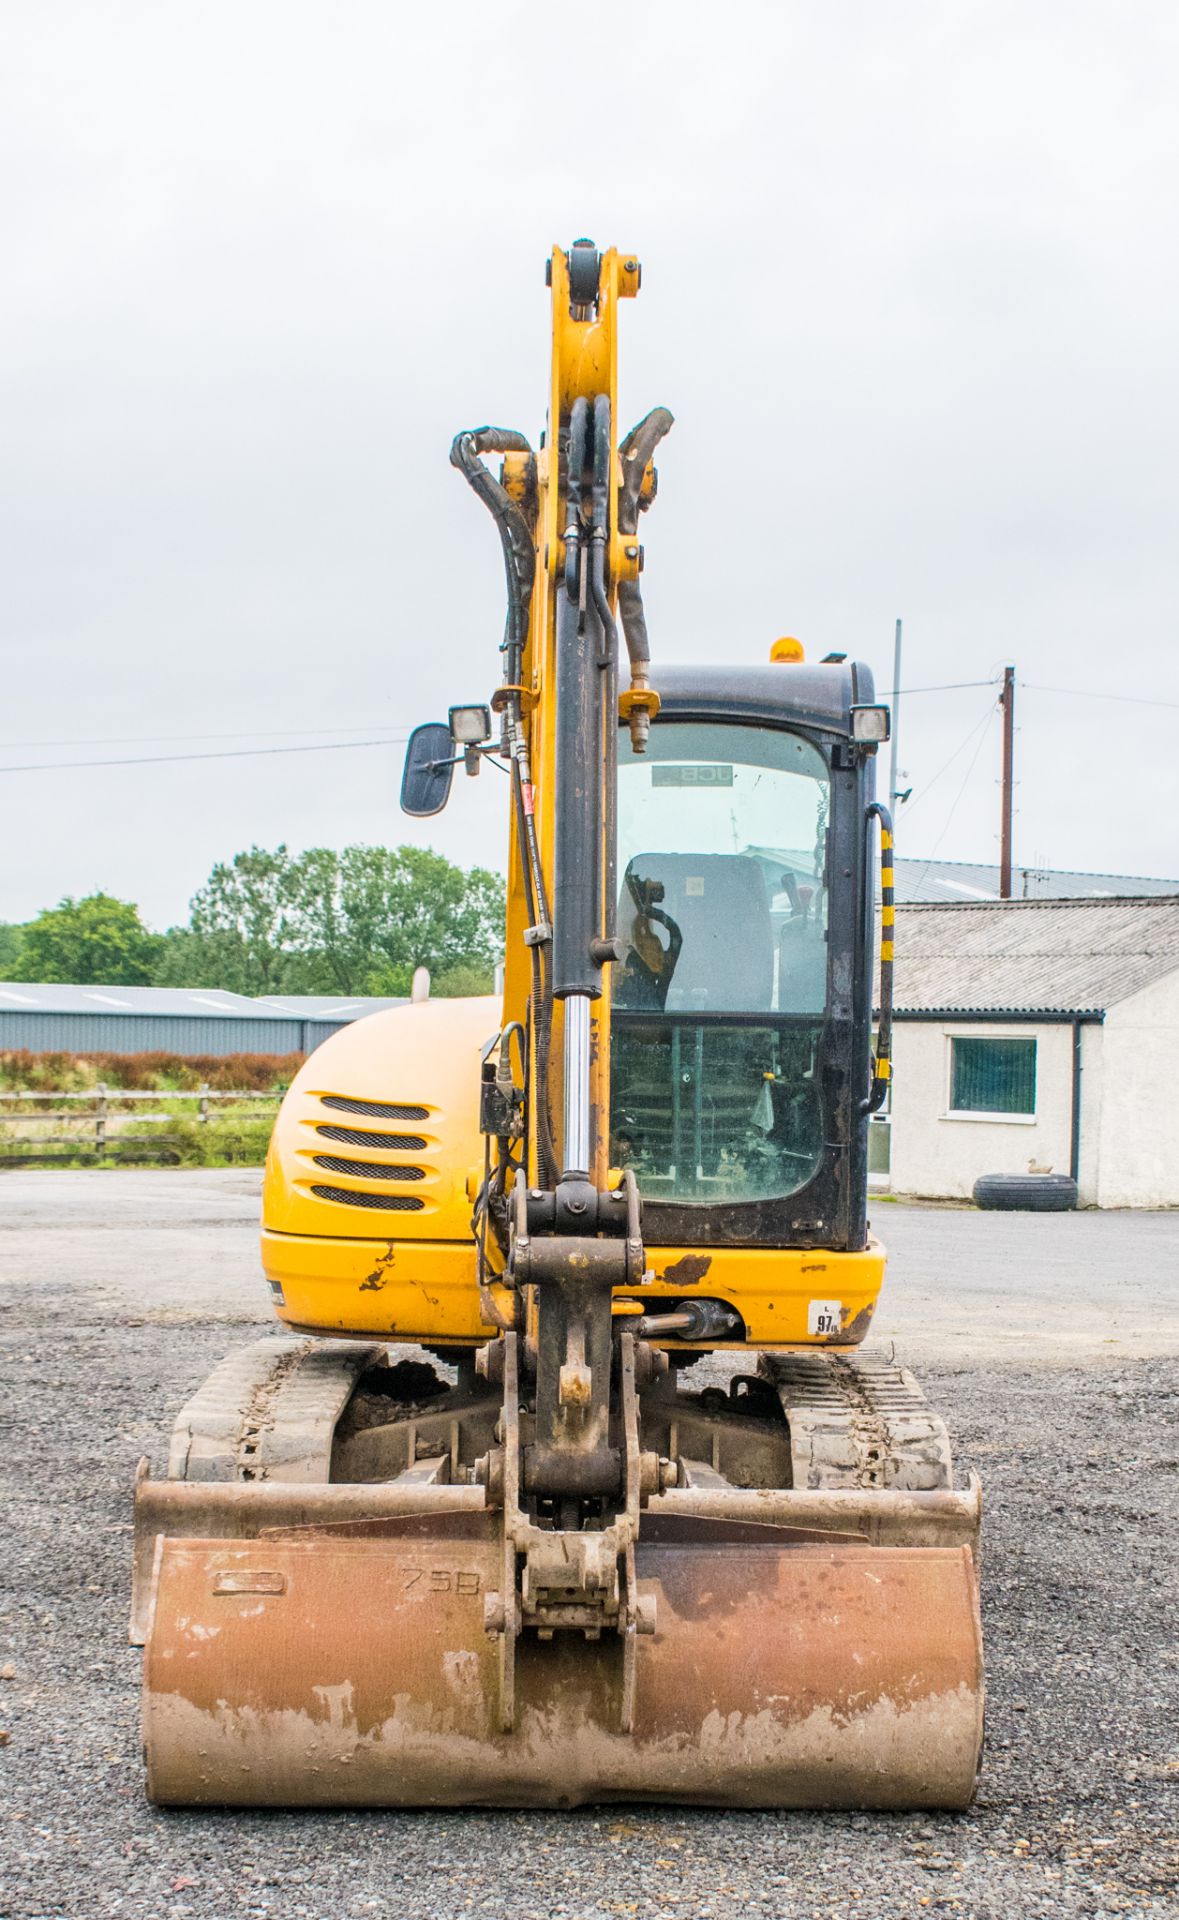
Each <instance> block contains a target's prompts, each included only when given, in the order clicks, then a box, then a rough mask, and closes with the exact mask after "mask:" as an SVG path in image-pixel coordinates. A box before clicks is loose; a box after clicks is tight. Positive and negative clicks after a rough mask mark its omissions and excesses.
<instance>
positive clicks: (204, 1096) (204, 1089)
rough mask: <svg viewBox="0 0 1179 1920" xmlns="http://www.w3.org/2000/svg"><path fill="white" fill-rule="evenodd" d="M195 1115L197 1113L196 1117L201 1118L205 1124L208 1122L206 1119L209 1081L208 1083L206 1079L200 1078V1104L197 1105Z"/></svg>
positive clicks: (207, 1117)
mask: <svg viewBox="0 0 1179 1920" xmlns="http://www.w3.org/2000/svg"><path fill="white" fill-rule="evenodd" d="M197 1115H198V1118H199V1119H201V1120H202V1121H204V1122H205V1124H206V1125H207V1124H208V1119H209V1083H208V1081H207V1080H202V1081H201V1104H200V1106H199V1107H198V1109H197Z"/></svg>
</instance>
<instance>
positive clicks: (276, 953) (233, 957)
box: [168, 846, 293, 995]
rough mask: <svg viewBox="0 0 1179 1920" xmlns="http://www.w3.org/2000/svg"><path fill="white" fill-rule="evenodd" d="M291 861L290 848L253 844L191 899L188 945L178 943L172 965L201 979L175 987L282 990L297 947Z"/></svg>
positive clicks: (254, 991) (221, 866)
mask: <svg viewBox="0 0 1179 1920" xmlns="http://www.w3.org/2000/svg"><path fill="white" fill-rule="evenodd" d="M292 886H293V862H292V860H291V856H290V854H289V853H288V852H287V850H286V847H285V846H279V847H276V848H275V849H274V852H273V853H268V852H267V851H266V849H265V848H264V847H250V848H248V849H247V851H246V852H244V853H235V854H234V856H233V859H232V860H231V861H230V862H229V864H228V865H225V864H219V865H217V866H215V867H214V868H213V871H212V873H211V874H210V875H209V878H208V879H207V880H206V882H205V884H204V886H203V887H201V888H200V890H199V892H198V893H197V894H196V895H195V896H194V898H193V902H192V907H191V911H190V919H189V928H188V931H189V934H190V935H191V936H192V938H191V940H190V941H189V942H187V943H185V942H182V941H181V942H176V943H174V945H173V947H172V951H171V952H170V953H169V955H168V962H169V965H170V966H173V967H176V968H177V969H178V970H179V971H181V972H186V973H188V974H190V975H195V974H200V975H202V976H203V977H202V978H200V979H196V978H188V979H185V980H184V981H183V983H181V982H180V981H176V982H174V984H176V985H180V984H184V985H185V986H211V985H213V984H216V985H217V986H219V987H222V988H224V989H225V990H226V991H227V992H230V993H247V994H251V995H257V994H266V993H278V992H280V991H281V990H282V988H283V987H284V986H286V985H288V978H287V976H288V975H289V973H290V962H289V954H290V949H291V947H292V944H293V930H292V921H291V911H290V909H291V900H292Z"/></svg>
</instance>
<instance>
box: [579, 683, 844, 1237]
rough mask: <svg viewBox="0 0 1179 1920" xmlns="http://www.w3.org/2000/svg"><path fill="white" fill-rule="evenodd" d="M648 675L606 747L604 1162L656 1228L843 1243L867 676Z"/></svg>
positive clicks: (653, 1231)
mask: <svg viewBox="0 0 1179 1920" xmlns="http://www.w3.org/2000/svg"><path fill="white" fill-rule="evenodd" d="M659 691H660V699H661V708H660V714H659V717H658V719H657V720H656V722H655V724H654V726H653V727H652V729H651V733H650V737H649V740H648V741H647V743H646V745H645V750H644V752H643V753H642V754H637V753H635V752H634V750H633V748H632V747H631V745H630V742H629V739H628V738H627V737H626V736H625V735H624V736H623V738H622V740H621V742H620V749H619V765H618V866H619V869H620V871H621V874H622V883H621V886H620V888H619V895H618V899H619V905H618V931H619V935H620V936H621V939H622V942H623V957H622V959H621V961H620V962H619V965H618V969H617V971H616V973H615V977H614V986H613V996H612V1003H611V1116H612V1125H613V1129H614V1139H615V1142H616V1145H617V1150H616V1153H615V1158H616V1161H617V1164H619V1165H620V1166H621V1165H627V1166H631V1167H633V1168H634V1171H635V1175H636V1178H637V1180H638V1185H639V1189H640V1192H641V1193H642V1196H643V1201H644V1217H645V1219H646V1221H647V1223H648V1232H649V1234H650V1237H651V1239H652V1241H653V1242H655V1243H656V1244H670V1245H684V1246H688V1245H700V1246H708V1245H710V1244H713V1243H719V1244H723V1245H727V1246H739V1245H746V1246H751V1247H752V1246H758V1247H768V1246H777V1247H783V1248H785V1247H813V1246H815V1245H816V1244H819V1243H821V1244H822V1245H824V1246H826V1247H830V1248H832V1249H839V1250H842V1251H847V1252H854V1251H860V1250H862V1249H863V1248H864V1247H865V1246H866V1245H867V1221H866V1195H867V1163H866V1126H867V1113H866V1089H867V1083H868V1075H869V1051H870V1019H871V1007H870V1005H869V997H870V994H869V982H870V978H871V932H872V923H871V902H870V898H869V896H870V891H871V874H870V871H869V867H868V861H867V855H868V847H869V840H868V834H867V832H866V808H867V806H868V805H869V803H870V801H871V797H872V796H871V786H870V781H871V761H870V759H869V757H868V755H867V754H865V753H863V752H862V751H860V750H858V749H857V748H856V746H855V744H854V741H853V738H852V728H853V724H854V723H853V720H852V709H853V707H857V706H861V705H868V704H870V703H871V702H872V697H873V696H872V683H871V676H870V675H869V674H868V673H867V670H866V669H864V668H862V667H847V666H845V665H842V664H831V665H825V666H820V667H815V668H808V667H806V666H803V665H801V664H791V665H775V666H768V667H765V668H756V667H754V668H750V667H744V668H742V667H737V668H730V669H727V670H723V671H722V670H721V669H718V668H703V667H699V668H682V667H681V668H665V669H663V670H662V671H661V673H660V685H659ZM783 895H784V896H785V898H784V899H783V898H782V896H783Z"/></svg>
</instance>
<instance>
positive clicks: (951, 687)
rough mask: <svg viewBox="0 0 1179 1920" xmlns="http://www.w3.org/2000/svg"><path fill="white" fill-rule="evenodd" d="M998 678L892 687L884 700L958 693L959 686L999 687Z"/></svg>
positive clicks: (884, 694) (882, 696) (882, 697)
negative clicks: (936, 684) (919, 695)
mask: <svg viewBox="0 0 1179 1920" xmlns="http://www.w3.org/2000/svg"><path fill="white" fill-rule="evenodd" d="M998 684H999V682H998V681H997V680H947V681H946V682H945V683H944V685H942V686H940V687H900V688H897V687H890V688H889V690H888V692H887V693H882V694H881V696H880V698H881V699H882V700H896V699H903V700H907V699H908V697H909V695H910V694H911V693H956V692H957V691H958V689H959V687H997V686H998Z"/></svg>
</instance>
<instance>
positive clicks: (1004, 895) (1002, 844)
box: [999, 667, 1015, 900]
mask: <svg viewBox="0 0 1179 1920" xmlns="http://www.w3.org/2000/svg"><path fill="white" fill-rule="evenodd" d="M999 710H1000V712H1001V713H1002V715H1003V802H1002V814H1001V818H1000V825H999V898H1000V900H1010V898H1011V814H1012V802H1013V798H1014V788H1015V780H1014V768H1013V762H1014V759H1015V668H1014V667H1004V669H1003V691H1002V693H1001V694H1000V695H999Z"/></svg>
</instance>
